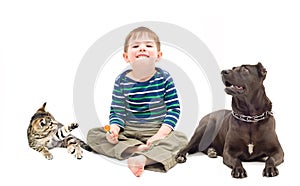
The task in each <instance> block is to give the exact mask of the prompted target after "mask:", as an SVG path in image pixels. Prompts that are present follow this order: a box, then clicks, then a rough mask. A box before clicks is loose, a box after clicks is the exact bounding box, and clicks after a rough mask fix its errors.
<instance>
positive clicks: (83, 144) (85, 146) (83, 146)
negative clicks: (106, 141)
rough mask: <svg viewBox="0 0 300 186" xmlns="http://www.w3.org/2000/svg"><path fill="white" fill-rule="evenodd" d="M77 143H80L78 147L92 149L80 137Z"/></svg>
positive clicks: (90, 150)
mask: <svg viewBox="0 0 300 186" xmlns="http://www.w3.org/2000/svg"><path fill="white" fill-rule="evenodd" d="M79 144H80V147H82V148H83V149H84V150H86V151H89V152H92V151H93V149H92V148H91V147H90V146H89V145H88V144H86V143H85V142H84V141H82V140H81V139H79Z"/></svg>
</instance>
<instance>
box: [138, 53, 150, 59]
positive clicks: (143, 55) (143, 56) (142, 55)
mask: <svg viewBox="0 0 300 186" xmlns="http://www.w3.org/2000/svg"><path fill="white" fill-rule="evenodd" d="M136 58H149V56H148V55H146V54H139V55H137V56H136Z"/></svg>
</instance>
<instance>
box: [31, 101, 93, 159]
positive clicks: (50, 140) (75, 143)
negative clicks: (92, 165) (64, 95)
mask: <svg viewBox="0 0 300 186" xmlns="http://www.w3.org/2000/svg"><path fill="white" fill-rule="evenodd" d="M45 107H46V103H44V104H43V106H42V107H41V108H39V109H38V110H37V111H36V113H35V114H34V115H33V116H32V118H31V120H30V124H29V127H28V129H27V137H28V143H29V146H30V147H31V148H33V149H34V150H36V151H38V152H41V153H42V154H43V155H44V156H45V158H47V159H48V160H51V159H52V158H53V155H52V154H51V153H50V152H49V150H50V149H53V148H55V147H63V148H67V150H68V152H69V153H70V154H74V155H75V158H77V159H81V158H82V153H83V152H82V150H81V147H82V148H83V149H85V150H87V151H92V149H91V147H90V146H88V145H87V144H86V143H85V142H84V141H82V140H81V139H79V138H77V137H75V136H73V135H72V134H71V132H72V130H74V129H76V128H77V127H78V124H77V123H71V124H69V125H65V126H64V125H63V124H61V123H59V122H57V121H56V120H55V119H54V117H53V116H52V114H50V113H49V112H47V111H46V110H45Z"/></svg>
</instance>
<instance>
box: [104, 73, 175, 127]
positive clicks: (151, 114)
mask: <svg viewBox="0 0 300 186" xmlns="http://www.w3.org/2000/svg"><path fill="white" fill-rule="evenodd" d="M156 70H157V72H156V73H155V74H154V76H153V77H152V78H151V79H149V80H148V81H145V82H137V81H134V80H132V79H131V78H129V77H127V76H126V74H127V73H128V72H129V71H130V70H127V71H125V72H123V73H122V74H121V75H119V76H118V77H117V79H116V81H115V85H114V89H113V94H112V103H111V107H110V116H109V119H110V124H117V125H119V126H120V127H122V128H124V125H125V123H126V122H128V123H132V124H134V123H138V124H141V123H142V124H151V123H156V124H157V123H162V124H166V125H168V126H169V127H171V128H172V129H173V130H174V128H175V126H176V124H177V121H178V119H179V115H180V104H179V99H178V95H177V90H176V87H175V85H174V82H173V79H172V77H171V76H170V74H169V73H168V72H166V71H164V70H162V69H160V68H156Z"/></svg>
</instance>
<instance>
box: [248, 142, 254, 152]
mask: <svg viewBox="0 0 300 186" xmlns="http://www.w3.org/2000/svg"><path fill="white" fill-rule="evenodd" d="M253 148H254V144H253V143H249V144H248V152H249V154H250V155H251V154H252V153H253Z"/></svg>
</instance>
